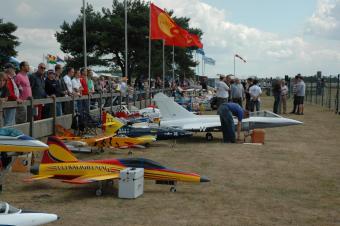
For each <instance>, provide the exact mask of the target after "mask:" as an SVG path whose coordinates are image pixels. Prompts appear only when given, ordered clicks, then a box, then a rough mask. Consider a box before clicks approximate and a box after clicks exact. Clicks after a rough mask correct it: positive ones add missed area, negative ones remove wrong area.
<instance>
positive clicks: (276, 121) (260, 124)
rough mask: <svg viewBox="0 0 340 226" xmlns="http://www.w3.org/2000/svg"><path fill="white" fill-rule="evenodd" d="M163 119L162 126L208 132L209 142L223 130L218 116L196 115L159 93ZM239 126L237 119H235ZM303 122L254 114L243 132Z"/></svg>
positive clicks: (157, 95) (158, 100) (159, 105)
mask: <svg viewBox="0 0 340 226" xmlns="http://www.w3.org/2000/svg"><path fill="white" fill-rule="evenodd" d="M154 101H155V102H156V104H157V106H158V108H159V109H160V111H161V114H162V118H161V122H160V125H163V126H169V127H175V128H181V129H184V130H188V131H193V132H207V134H206V138H207V140H212V139H213V136H212V134H211V133H210V132H214V131H220V130H221V121H220V117H219V116H218V115H195V114H194V113H192V112H189V111H188V110H186V109H184V108H183V107H182V106H180V105H179V104H177V103H176V102H174V101H173V100H172V99H171V98H170V97H168V96H166V95H165V94H163V93H157V94H156V95H155V97H154ZM234 122H235V124H237V118H236V117H234ZM299 124H302V122H300V121H297V120H293V119H288V118H284V117H281V116H279V115H276V114H274V113H271V112H268V111H266V112H263V113H260V112H258V113H254V114H252V115H251V116H250V117H249V118H245V119H243V120H242V130H244V131H248V130H252V129H258V128H273V127H281V126H291V125H299Z"/></svg>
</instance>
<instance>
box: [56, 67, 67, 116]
mask: <svg viewBox="0 0 340 226" xmlns="http://www.w3.org/2000/svg"><path fill="white" fill-rule="evenodd" d="M54 71H55V80H56V82H57V84H58V93H57V97H64V96H66V95H67V93H68V91H67V87H66V84H65V82H64V79H63V78H62V77H61V73H62V71H63V68H62V66H61V65H60V64H57V65H56V66H55V67H54ZM64 103H65V102H63V103H61V102H57V116H61V115H63V112H64V111H63V104H64Z"/></svg>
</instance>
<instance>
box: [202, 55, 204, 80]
mask: <svg viewBox="0 0 340 226" xmlns="http://www.w3.org/2000/svg"><path fill="white" fill-rule="evenodd" d="M203 73H204V59H203V54H202V76H203Z"/></svg>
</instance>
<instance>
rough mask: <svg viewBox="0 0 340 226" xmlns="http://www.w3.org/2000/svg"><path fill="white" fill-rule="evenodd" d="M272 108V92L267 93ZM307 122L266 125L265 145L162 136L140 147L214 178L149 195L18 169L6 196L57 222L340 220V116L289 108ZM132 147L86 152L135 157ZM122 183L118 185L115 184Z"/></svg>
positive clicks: (148, 190) (151, 190)
mask: <svg viewBox="0 0 340 226" xmlns="http://www.w3.org/2000/svg"><path fill="white" fill-rule="evenodd" d="M263 100H264V108H265V109H271V104H272V101H273V99H272V98H264V99H263ZM287 117H291V118H294V119H298V120H301V121H303V122H304V124H303V125H302V126H296V127H285V128H275V129H267V130H266V142H265V145H263V146H254V145H246V144H223V143H222V142H221V134H219V133H215V134H214V136H215V139H214V141H212V142H206V141H205V139H204V136H205V134H203V133H202V134H197V135H195V136H194V137H192V138H190V139H186V140H180V141H178V142H177V144H176V146H175V147H174V148H172V147H171V144H172V142H171V141H169V142H158V143H155V144H154V145H152V147H150V148H148V149H145V150H142V151H140V150H136V151H134V154H133V156H135V157H146V158H150V159H153V160H155V161H158V162H160V163H162V164H164V165H167V166H169V167H172V168H178V169H182V170H186V171H192V172H197V173H199V174H202V175H205V176H207V177H209V178H210V179H211V182H210V183H204V184H184V183H179V184H178V186H177V192H176V193H170V192H169V187H168V186H165V185H156V184H154V183H153V182H150V181H147V182H146V183H145V186H144V195H143V196H142V197H140V198H138V199H135V200H122V199H118V198H117V189H116V188H115V189H108V190H106V192H105V195H104V196H102V197H96V196H95V195H94V190H95V185H85V186H73V185H67V184H63V183H61V182H58V181H52V180H45V181H40V182H36V183H33V184H25V183H23V182H22V179H23V178H26V177H28V176H29V174H18V173H10V174H8V175H7V176H6V178H5V183H6V184H5V187H4V192H3V193H2V194H1V200H2V201H7V202H9V203H11V204H13V205H14V206H17V207H20V208H25V209H32V210H41V211H45V212H52V213H56V214H58V215H59V216H60V217H61V219H60V220H59V221H57V222H56V223H54V224H51V225H69V226H71V225H83V226H85V225H320V226H321V225H322V226H324V225H327V226H331V225H340V116H337V115H335V114H334V113H332V112H329V111H327V110H324V109H322V108H321V107H319V106H312V105H307V106H306V109H305V115H303V116H296V115H287ZM126 153H127V151H126V150H119V151H117V152H115V153H113V152H106V153H104V154H101V155H85V154H82V155H78V156H79V158H81V159H94V158H96V159H98V158H115V157H127V154H126ZM115 187H117V186H115Z"/></svg>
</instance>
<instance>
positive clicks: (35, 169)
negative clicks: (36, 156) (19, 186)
mask: <svg viewBox="0 0 340 226" xmlns="http://www.w3.org/2000/svg"><path fill="white" fill-rule="evenodd" d="M30 172H31V174H34V175H38V174H39V165H33V166H31V170H30Z"/></svg>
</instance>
